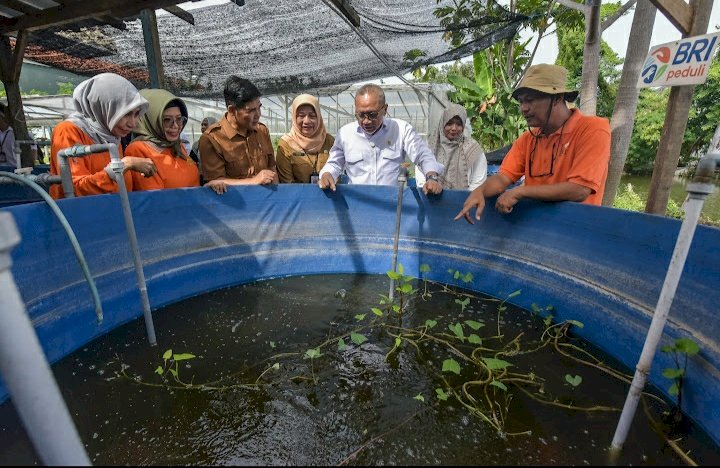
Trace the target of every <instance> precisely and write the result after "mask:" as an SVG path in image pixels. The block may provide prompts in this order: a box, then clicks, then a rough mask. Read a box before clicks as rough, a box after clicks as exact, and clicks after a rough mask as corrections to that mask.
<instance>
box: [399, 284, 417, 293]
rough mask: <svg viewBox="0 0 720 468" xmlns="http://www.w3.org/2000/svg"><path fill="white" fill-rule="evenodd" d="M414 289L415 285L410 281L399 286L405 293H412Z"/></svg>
mask: <svg viewBox="0 0 720 468" xmlns="http://www.w3.org/2000/svg"><path fill="white" fill-rule="evenodd" d="M412 290H413V287H412V285H411V284H410V283H405V284H403V285H402V286H400V287H399V288H398V291H400V292H401V293H403V294H410V293H411V292H412Z"/></svg>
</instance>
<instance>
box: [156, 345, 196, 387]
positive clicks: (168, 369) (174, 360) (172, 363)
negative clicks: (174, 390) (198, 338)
mask: <svg viewBox="0 0 720 468" xmlns="http://www.w3.org/2000/svg"><path fill="white" fill-rule="evenodd" d="M194 358H195V355H194V354H190V353H173V351H172V349H168V350H166V351H165V353H163V356H162V359H163V363H162V365H159V366H157V367H156V368H155V373H156V374H157V375H159V376H161V377H165V375H166V374H167V373H170V374H171V375H172V376H173V378H174V379H175V380H176V381H177V382H179V383H183V382H182V381H181V380H180V362H181V361H187V360H189V359H194Z"/></svg>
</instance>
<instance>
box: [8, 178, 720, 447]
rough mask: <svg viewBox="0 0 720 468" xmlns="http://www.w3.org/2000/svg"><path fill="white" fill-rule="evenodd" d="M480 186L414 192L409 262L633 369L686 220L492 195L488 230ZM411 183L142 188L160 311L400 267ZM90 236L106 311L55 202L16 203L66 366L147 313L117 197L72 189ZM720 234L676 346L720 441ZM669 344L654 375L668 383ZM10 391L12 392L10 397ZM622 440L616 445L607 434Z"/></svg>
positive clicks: (679, 313)
mask: <svg viewBox="0 0 720 468" xmlns="http://www.w3.org/2000/svg"><path fill="white" fill-rule="evenodd" d="M466 197H467V192H462V191H452V190H448V191H445V192H444V193H443V194H442V195H440V196H436V197H435V196H426V195H424V194H423V193H422V191H421V190H418V189H417V188H414V187H409V188H406V189H405V191H404V193H403V208H402V218H401V223H400V231H399V232H400V237H399V249H398V262H399V263H401V264H402V265H403V267H404V271H405V274H406V275H413V276H416V277H420V276H421V271H420V270H421V265H432V267H433V268H432V270H431V271H430V272H427V273H424V277H425V278H427V279H430V280H435V281H439V282H445V283H448V280H447V274H446V271H447V270H448V269H456V270H462V271H469V272H473V274H474V279H473V281H472V283H468V284H466V283H462V284H460V283H458V285H460V286H462V287H463V288H467V289H471V290H473V291H476V292H479V293H484V294H489V295H492V296H495V297H507V296H508V295H509V294H510V293H512V292H513V291H517V290H522V294H519V295H516V296H513V297H512V298H510V299H509V302H510V303H512V304H513V305H516V306H518V307H522V308H525V309H531V308H532V306H533V303H542V304H552V305H553V307H554V314H555V316H556V319H557V320H567V319H573V320H579V321H581V322H583V323H584V327H583V328H581V329H578V330H576V333H577V334H578V335H580V336H581V337H582V338H584V339H586V340H587V341H589V342H591V343H592V344H593V345H595V346H597V347H598V348H600V349H601V350H603V351H604V352H606V353H607V354H608V355H610V356H612V357H613V358H614V359H616V360H617V361H619V362H621V363H622V364H624V365H625V366H627V367H628V368H631V369H632V368H634V367H635V365H636V363H637V361H638V358H639V356H640V351H641V349H642V347H643V342H644V340H645V336H646V334H647V331H648V327H649V325H650V321H651V318H652V315H653V312H654V310H655V307H656V304H657V301H658V297H659V295H660V291H661V289H662V286H663V281H664V279H665V274H666V272H667V269H668V266H669V264H670V259H671V256H672V253H673V249H674V247H675V242H676V239H677V236H678V232H679V230H680V225H681V223H680V222H679V221H678V220H674V219H669V218H665V217H661V216H653V215H647V214H641V213H635V212H628V211H623V210H617V209H611V208H605V207H595V206H586V205H581V204H576V203H542V202H534V201H522V202H521V203H519V204H518V206H517V207H516V208H515V210H514V211H513V213H512V214H511V215H509V216H501V215H499V214H498V213H497V212H496V211H495V210H494V209H493V203H492V201H490V202H488V206H487V208H486V210H485V212H484V214H483V216H482V219H481V220H480V221H478V222H476V224H475V225H470V224H468V223H466V222H465V221H464V220H460V221H453V218H454V216H455V215H456V214H457V213H458V211H459V210H460V208H461V207H462V204H463V202H464V200H465V198H466ZM397 198H398V190H397V188H394V187H376V186H361V185H340V186H339V187H338V190H337V192H330V191H327V192H326V191H321V190H319V189H318V188H317V187H316V186H313V185H280V186H269V187H264V186H263V187H260V186H257V187H256V186H252V187H242V188H232V189H230V190H229V191H228V192H227V193H226V194H224V195H222V196H218V195H216V194H215V193H214V192H212V191H211V190H208V189H205V188H193V189H177V190H163V191H153V192H140V193H131V194H130V202H131V207H132V213H133V218H134V222H135V227H136V231H137V238H138V241H139V244H140V254H141V257H142V259H143V268H144V273H145V277H146V281H147V287H148V294H149V300H150V304H151V307H152V309H153V310H156V309H158V308H160V307H163V306H166V305H168V304H172V303H175V302H178V301H181V300H183V299H186V298H189V297H192V296H196V295H199V294H202V293H205V292H209V291H213V290H217V289H220V288H224V287H228V286H233V285H238V284H242V283H249V282H253V281H255V280H261V279H269V278H277V277H284V276H296V275H314V274H335V273H342V274H385V273H386V272H387V271H388V270H390V269H391V267H392V257H393V243H394V237H395V226H396V208H397ZM58 205H59V207H60V209H61V210H62V212H63V213H64V215H65V216H66V218H67V220H68V221H69V223H70V225H71V226H72V228H73V230H74V232H75V235H76V236H77V239H78V241H79V243H80V245H81V246H82V249H83V253H84V255H85V258H86V260H87V264H88V266H89V270H90V272H91V274H92V276H93V278H94V280H95V282H96V285H97V289H98V292H99V296H100V298H101V301H102V304H103V309H104V321H103V322H102V323H101V324H98V323H97V321H96V316H95V307H94V303H93V298H92V295H91V294H90V290H89V288H88V283H87V282H86V280H85V278H84V276H83V272H82V270H81V268H80V266H79V264H78V261H77V259H76V257H75V253H74V251H73V249H72V246H71V244H70V242H69V240H68V237H67V235H66V233H65V231H64V230H63V228H62V226H61V224H60V223H59V222H58V220H57V219H56V218H55V217H54V216H53V214H52V212H51V210H50V208H49V207H48V206H47V205H46V204H44V203H27V204H21V205H15V206H6V207H4V208H3V209H4V210H6V211H8V212H10V213H11V214H12V215H13V216H14V219H15V222H16V223H17V226H18V230H19V232H20V234H21V236H22V241H21V243H20V244H19V245H18V246H17V247H15V248H14V250H13V251H12V260H13V265H12V273H13V276H14V279H15V282H16V283H17V286H18V289H19V291H20V293H21V296H22V299H23V301H24V303H25V305H26V308H27V312H28V314H29V316H30V318H31V319H32V322H33V325H34V327H35V330H36V332H37V335H38V337H39V339H40V342H41V344H42V346H43V348H44V351H45V353H46V356H47V358H48V360H49V361H50V362H51V363H54V362H57V361H58V360H60V359H62V358H63V357H65V356H67V355H69V354H71V353H73V352H74V351H76V350H77V349H79V348H81V347H82V346H83V345H85V344H86V343H88V342H89V341H91V340H93V339H95V338H97V337H99V336H101V335H104V334H106V333H108V332H109V331H110V330H113V329H115V328H117V327H119V326H120V325H122V324H125V323H127V322H129V321H132V320H134V319H137V318H138V317H140V316H142V315H143V309H142V304H141V297H140V293H139V292H138V285H137V278H136V274H135V270H134V265H133V258H132V255H131V252H130V249H129V246H128V237H127V231H126V228H125V224H124V221H123V213H122V210H121V206H120V203H119V198H118V196H117V195H102V196H92V197H83V198H77V199H71V200H60V201H59V202H58ZM719 304H720V229H717V228H711V227H706V226H698V228H697V230H696V232H695V235H694V238H693V241H692V245H691V248H690V251H689V254H688V257H687V261H686V264H685V268H684V270H683V273H682V277H681V279H680V283H679V286H678V288H677V291H676V294H675V296H674V300H673V303H672V307H671V310H670V315H669V318H668V322H667V324H666V326H665V329H664V335H663V338H662V341H661V345H663V344H669V343H671V342H673V340H675V339H677V338H683V337H689V338H692V339H693V340H694V341H695V342H697V343H698V344H699V346H700V352H699V354H697V355H695V356H693V357H692V358H691V360H690V363H689V365H688V367H687V371H686V375H685V377H684V378H685V389H684V394H683V410H684V412H685V413H686V414H687V415H688V416H689V417H690V418H692V420H693V421H694V422H695V423H697V424H698V425H699V426H700V427H701V428H702V429H703V430H704V431H705V432H707V434H709V436H710V437H711V438H712V440H713V441H714V442H715V443H720V412H718V411H717V408H719V407H720V371H719V370H720V346H719V343H720V322H719V321H718V320H717V313H718V311H719V310H720V305H719ZM669 366H672V363H671V362H670V357H669V356H667V355H665V354H662V353H659V352H658V353H657V354H656V356H655V359H654V361H653V366H652V370H651V372H650V375H649V383H651V384H653V385H655V386H657V387H658V388H660V389H664V388H666V387H667V379H665V378H664V377H663V376H662V370H663V369H664V368H666V367H669ZM7 398H8V395H7V392H6V390H5V387H0V401H4V400H6V399H7ZM608 443H609V441H608Z"/></svg>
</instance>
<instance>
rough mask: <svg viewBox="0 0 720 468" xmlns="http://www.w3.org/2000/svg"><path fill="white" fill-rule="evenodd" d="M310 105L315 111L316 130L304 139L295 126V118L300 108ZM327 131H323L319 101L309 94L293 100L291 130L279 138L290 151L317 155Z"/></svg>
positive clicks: (298, 127) (323, 125)
mask: <svg viewBox="0 0 720 468" xmlns="http://www.w3.org/2000/svg"><path fill="white" fill-rule="evenodd" d="M306 104H307V105H310V106H312V108H313V109H315V114H316V115H317V128H316V129H315V133H313V134H312V135H310V136H309V137H306V136H305V135H303V134H302V132H300V126H298V124H297V120H296V119H295V117H296V116H297V111H298V109H299V108H300V106H303V105H306ZM326 136H327V131H326V130H325V124H324V123H323V119H322V114H321V113H320V101H319V100H318V98H316V97H315V96H312V95H310V94H301V95H299V96H298V97H296V98H295V99H294V100H293V103H292V129H291V130H290V132H289V133H286V134H285V135H283V136H282V137H281V139H283V140H285V141H286V142H287V143H288V144H289V145H290V147H291V148H292V149H294V150H295V151H300V152H303V153H311V154H312V153H318V152H319V151H320V150H321V149H322V146H323V144H324V143H325V137H326Z"/></svg>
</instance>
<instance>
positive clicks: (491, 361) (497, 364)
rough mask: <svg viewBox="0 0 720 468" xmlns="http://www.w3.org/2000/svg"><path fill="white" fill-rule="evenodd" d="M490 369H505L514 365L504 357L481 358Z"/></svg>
mask: <svg viewBox="0 0 720 468" xmlns="http://www.w3.org/2000/svg"><path fill="white" fill-rule="evenodd" d="M481 359H482V360H483V362H484V363H485V365H486V366H487V368H488V369H490V370H497V369H505V368H507V367H510V366H512V364H510V363H509V362H507V361H503V360H502V359H496V358H481Z"/></svg>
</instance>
